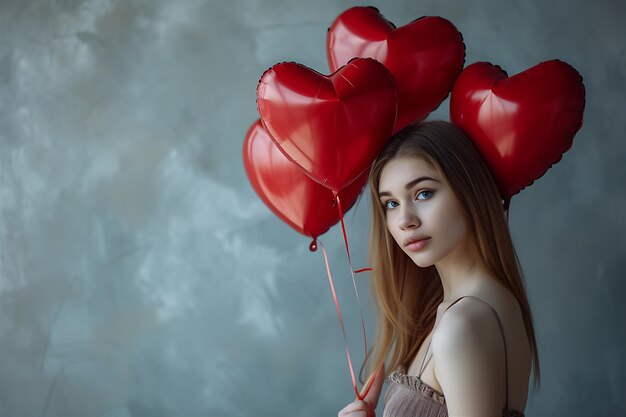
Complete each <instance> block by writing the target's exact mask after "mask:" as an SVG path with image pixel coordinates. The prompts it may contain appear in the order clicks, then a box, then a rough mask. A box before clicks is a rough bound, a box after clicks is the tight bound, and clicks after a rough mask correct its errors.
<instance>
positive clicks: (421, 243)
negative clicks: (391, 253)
mask: <svg viewBox="0 0 626 417" xmlns="http://www.w3.org/2000/svg"><path fill="white" fill-rule="evenodd" d="M429 242H430V238H426V239H422V240H418V241H416V242H413V243H409V244H408V245H406V248H407V249H408V250H410V251H412V252H416V251H418V250H420V249H422V248H423V247H424V246H426V245H428V243H429Z"/></svg>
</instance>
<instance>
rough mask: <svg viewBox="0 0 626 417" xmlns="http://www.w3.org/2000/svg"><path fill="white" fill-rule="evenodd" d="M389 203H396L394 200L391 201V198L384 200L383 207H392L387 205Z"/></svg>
mask: <svg viewBox="0 0 626 417" xmlns="http://www.w3.org/2000/svg"><path fill="white" fill-rule="evenodd" d="M389 203H396V202H395V201H393V200H389V201H385V202H384V203H383V209H385V210H386V209H390V208H393V207H389ZM396 204H397V203H396Z"/></svg>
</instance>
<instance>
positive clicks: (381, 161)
mask: <svg viewBox="0 0 626 417" xmlns="http://www.w3.org/2000/svg"><path fill="white" fill-rule="evenodd" d="M370 191H371V198H372V227H371V240H370V266H371V267H372V268H373V272H372V277H373V278H372V289H371V292H372V296H373V298H374V301H375V303H376V307H377V313H378V323H377V325H378V328H377V335H376V340H375V342H374V346H373V348H372V349H371V350H370V352H368V356H367V358H366V361H365V363H366V364H367V363H368V361H371V365H370V368H369V369H370V377H369V378H368V382H367V383H366V386H369V384H370V383H371V385H372V387H371V389H370V391H369V392H368V395H367V397H365V398H364V400H365V401H354V402H352V403H350V404H348V405H347V406H346V407H345V408H344V409H342V410H341V411H340V412H339V414H338V416H339V417H367V416H372V415H373V414H374V409H375V408H376V406H377V404H378V399H379V396H380V393H381V389H382V385H383V380H384V379H389V380H390V384H389V386H388V388H387V391H386V392H385V395H384V404H385V405H384V413H383V417H412V416H416V417H417V416H420V417H435V416H437V417H443V416H464V417H473V416H475V417H487V416H515V417H519V416H523V415H524V414H523V412H524V409H525V407H526V400H527V397H528V381H529V377H530V371H531V365H532V367H533V368H534V376H535V381H534V382H535V386H538V384H539V378H540V372H539V359H538V354H537V344H536V341H535V334H534V329H533V319H532V314H531V311H530V307H529V304H528V299H527V297H526V291H525V288H524V282H523V278H522V274H521V271H520V267H519V264H518V259H517V255H516V253H515V249H514V247H513V243H512V241H511V236H510V234H509V229H508V224H507V218H506V213H505V211H504V210H503V201H502V199H501V197H500V194H499V191H498V188H497V186H496V183H495V181H494V179H493V177H492V176H491V174H490V173H489V171H488V169H487V167H486V165H485V164H484V162H483V160H482V159H481V156H480V154H479V153H478V151H477V149H476V147H475V146H474V144H473V143H472V141H471V140H470V139H469V138H468V137H467V136H466V135H465V134H464V133H463V132H462V131H461V130H460V129H458V128H457V127H455V126H454V125H453V124H451V123H449V122H445V121H428V122H422V123H417V124H414V125H411V126H408V127H407V128H405V129H403V130H402V131H400V132H398V133H397V134H396V135H394V136H393V137H392V138H391V139H390V140H389V142H388V143H387V144H386V145H385V147H384V149H383V150H382V151H381V153H380V154H379V156H378V158H377V159H376V161H375V162H374V164H373V166H372V170H371V174H370ZM364 366H365V364H364ZM374 370H378V372H375V371H374ZM361 372H363V368H362V369H361Z"/></svg>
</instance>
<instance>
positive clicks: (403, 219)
mask: <svg viewBox="0 0 626 417" xmlns="http://www.w3.org/2000/svg"><path fill="white" fill-rule="evenodd" d="M398 220H399V224H398V226H399V227H400V229H407V228H412V227H417V226H419V225H420V220H419V216H418V215H417V213H416V212H415V210H413V208H412V207H411V206H410V205H408V204H404V205H403V207H400V218H399V219H398Z"/></svg>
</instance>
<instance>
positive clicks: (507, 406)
mask: <svg viewBox="0 0 626 417" xmlns="http://www.w3.org/2000/svg"><path fill="white" fill-rule="evenodd" d="M465 297H472V298H475V299H477V300H480V301H482V302H483V303H485V304H487V305H488V306H489V307H490V308H491V310H492V311H493V312H494V314H495V315H496V319H498V325H499V326H500V332H501V333H502V342H504V375H505V386H506V398H505V403H506V408H507V409H508V408H509V366H508V360H507V353H506V337H505V336H504V327H502V322H501V321H500V316H499V315H498V312H497V311H496V309H495V308H493V307H492V306H491V304H489V303H488V302H486V301H484V300H483V299H481V298H478V297H475V296H473V295H464V296H463V297H459V298H458V299H456V300H455V301H454V302H453V303H452V304H450V305H449V306H448V308H446V310H445V311H444V312H443V314H445V313H446V311H448V309H449V308H450V307H452V306H453V305H455V304H456V303H457V302H458V301H460V300H462V299H463V298H465ZM442 316H443V315H442ZM432 334H433V335H434V334H435V329H433V331H432ZM432 340H433V338H432V336H431V338H430V340H429V341H428V347H427V348H426V353H425V354H424V358H423V359H422V365H421V366H420V372H419V374H418V378H421V377H422V372H424V359H426V355H427V354H428V350H429V349H430V342H432ZM430 357H432V355H431V356H430ZM430 357H429V358H428V361H430ZM428 361H426V363H428Z"/></svg>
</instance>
